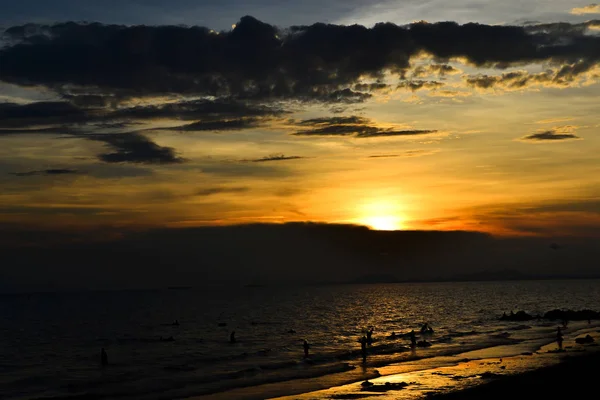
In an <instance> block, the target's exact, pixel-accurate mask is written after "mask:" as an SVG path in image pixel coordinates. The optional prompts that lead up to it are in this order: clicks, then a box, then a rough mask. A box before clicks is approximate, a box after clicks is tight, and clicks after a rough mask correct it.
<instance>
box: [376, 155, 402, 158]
mask: <svg viewBox="0 0 600 400" xmlns="http://www.w3.org/2000/svg"><path fill="white" fill-rule="evenodd" d="M393 157H400V154H375V155H372V156H369V158H393Z"/></svg>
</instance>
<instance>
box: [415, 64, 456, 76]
mask: <svg viewBox="0 0 600 400" xmlns="http://www.w3.org/2000/svg"><path fill="white" fill-rule="evenodd" d="M458 73H460V70H459V69H457V68H454V67H453V66H452V65H448V64H429V65H420V66H418V67H417V68H415V70H414V71H413V73H412V77H413V78H422V77H424V76H429V75H439V76H445V75H452V74H458Z"/></svg>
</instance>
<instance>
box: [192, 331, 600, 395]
mask: <svg viewBox="0 0 600 400" xmlns="http://www.w3.org/2000/svg"><path fill="white" fill-rule="evenodd" d="M567 331H568V329H567ZM579 332H581V330H580V331H579ZM585 332H586V333H585V334H586V335H587V334H589V335H590V336H592V337H593V338H594V342H592V343H587V344H581V343H577V342H576V341H575V338H576V337H579V338H581V337H582V334H578V335H576V336H570V337H569V336H567V339H566V340H565V343H564V348H563V349H562V350H559V349H558V347H557V344H556V342H548V343H546V344H544V345H542V346H541V347H540V348H539V349H538V350H537V351H534V352H527V351H525V352H523V353H521V354H515V355H509V356H506V355H507V354H511V353H510V352H511V351H513V353H512V354H514V350H515V349H514V348H512V349H511V347H514V346H496V347H491V348H486V349H481V350H477V351H470V352H466V353H462V354H458V355H456V356H452V357H432V358H424V359H414V360H412V361H411V360H407V361H405V362H402V363H401V364H397V365H387V366H380V367H377V368H371V367H369V365H368V364H367V366H365V367H364V368H357V369H356V370H355V374H354V376H353V377H350V376H348V375H347V376H348V378H353V379H354V380H355V381H354V382H347V383H345V384H338V385H335V386H332V387H329V388H324V387H323V386H326V385H327V381H324V380H319V379H307V380H296V381H288V382H280V383H272V384H266V385H261V386H256V387H253V388H239V389H233V390H229V391H225V392H221V393H215V394H213V395H209V396H200V397H194V398H193V399H194V400H224V399H232V398H236V399H245V400H258V399H271V400H325V399H362V398H374V399H375V398H376V399H380V400H392V399H393V400H408V399H410V400H418V399H427V400H431V399H436V400H444V399H449V400H455V399H467V400H470V399H477V400H479V399H506V398H510V397H515V396H517V397H518V398H533V399H558V398H564V396H567V395H584V394H586V393H589V392H590V391H593V390H594V380H593V379H594V378H593V377H595V376H596V375H597V366H598V365H599V364H600V351H599V350H600V347H599V346H598V344H597V343H598V342H599V341H600V329H598V326H597V325H595V326H594V327H593V328H590V329H589V330H585ZM497 355H504V356H502V357H497ZM361 376H362V379H360V377H361ZM330 378H332V377H330ZM330 382H333V380H331V381H330ZM309 390H312V391H309ZM307 391H308V392H307ZM278 393H279V395H278ZM281 393H287V394H286V395H285V396H281V395H280V394H281ZM592 397H593V396H592Z"/></svg>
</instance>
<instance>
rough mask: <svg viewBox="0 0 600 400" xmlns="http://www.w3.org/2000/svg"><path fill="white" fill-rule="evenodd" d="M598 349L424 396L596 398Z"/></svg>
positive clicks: (446, 399)
mask: <svg viewBox="0 0 600 400" xmlns="http://www.w3.org/2000/svg"><path fill="white" fill-rule="evenodd" d="M598 365H600V353H598V352H590V353H586V354H585V355H579V356H570V355H566V356H565V358H564V360H563V361H562V362H561V363H560V364H557V365H553V366H549V367H545V368H541V369H538V370H535V371H530V372H525V373H521V374H517V375H511V376H503V377H499V378H497V379H495V380H491V381H490V382H488V383H485V384H481V385H478V386H476V387H472V388H469V389H464V390H461V391H458V392H453V393H447V394H439V395H432V396H428V399H429V400H459V399H460V400H471V399H472V400H475V399H478V400H479V399H488V400H496V399H498V400H500V399H502V400H504V399H508V398H511V397H518V398H529V399H563V398H566V397H569V396H585V397H588V398H596V397H597V396H598V387H597V384H596V379H597V377H598Z"/></svg>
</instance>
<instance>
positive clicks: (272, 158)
mask: <svg viewBox="0 0 600 400" xmlns="http://www.w3.org/2000/svg"><path fill="white" fill-rule="evenodd" d="M303 158H306V157H302V156H286V155H283V154H273V155H270V156H266V157H261V158H255V159H252V160H247V161H250V162H270V161H289V160H300V159H303Z"/></svg>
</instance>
